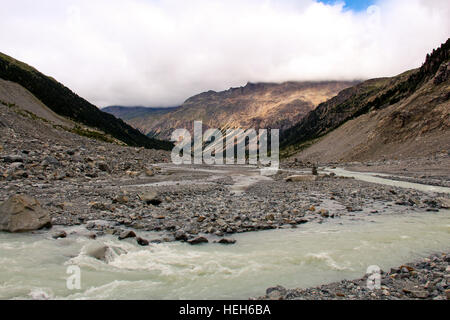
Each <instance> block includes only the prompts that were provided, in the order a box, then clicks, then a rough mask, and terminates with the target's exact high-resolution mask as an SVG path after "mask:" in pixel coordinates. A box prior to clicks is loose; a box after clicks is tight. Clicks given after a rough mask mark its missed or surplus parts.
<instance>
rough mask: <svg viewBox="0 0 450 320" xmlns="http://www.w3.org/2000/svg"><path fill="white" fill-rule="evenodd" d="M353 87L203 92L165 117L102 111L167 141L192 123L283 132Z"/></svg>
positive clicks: (264, 86) (333, 84) (293, 85)
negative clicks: (277, 129)
mask: <svg viewBox="0 0 450 320" xmlns="http://www.w3.org/2000/svg"><path fill="white" fill-rule="evenodd" d="M355 84H356V82H343V81H328V82H285V83H281V84H277V83H248V84H247V85H246V86H244V87H239V88H231V89H229V90H226V91H221V92H215V91H208V92H203V93H201V94H198V95H196V96H193V97H191V98H189V99H187V100H186V101H185V102H184V103H183V105H182V106H181V107H179V108H174V109H172V110H170V112H164V111H161V110H160V109H158V110H156V111H155V110H149V111H148V112H147V113H145V112H143V110H142V109H140V110H137V109H136V108H131V109H130V110H129V112H127V113H125V112H124V111H126V110H125V109H120V111H119V110H118V109H117V108H107V109H104V111H107V112H111V113H113V114H115V115H117V116H119V117H121V118H122V119H124V120H125V121H126V122H127V123H128V124H130V125H132V126H133V127H135V128H137V129H139V130H140V131H141V132H143V133H145V134H148V135H150V136H154V137H158V138H161V139H170V135H171V133H172V131H173V130H174V129H177V128H186V129H188V130H190V131H191V130H192V126H193V122H194V121H195V120H201V121H203V125H204V126H205V128H220V129H227V128H244V129H245V128H255V129H259V128H279V129H282V130H284V129H286V128H288V127H290V126H291V125H292V124H294V123H296V122H298V121H299V120H300V119H302V118H303V117H304V116H305V115H306V114H307V113H308V112H309V111H311V110H313V109H314V108H315V107H316V106H317V105H318V104H319V103H321V102H324V101H326V100H328V99H329V98H331V97H333V96H335V95H336V94H337V93H338V92H340V91H341V90H343V89H345V88H348V87H351V86H353V85H355Z"/></svg>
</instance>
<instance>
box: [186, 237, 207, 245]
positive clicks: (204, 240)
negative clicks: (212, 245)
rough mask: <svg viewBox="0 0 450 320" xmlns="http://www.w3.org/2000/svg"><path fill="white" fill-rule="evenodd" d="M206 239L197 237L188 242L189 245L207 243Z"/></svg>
mask: <svg viewBox="0 0 450 320" xmlns="http://www.w3.org/2000/svg"><path fill="white" fill-rule="evenodd" d="M207 242H208V239H206V238H205V237H197V238H194V239H191V240H188V243H189V244H200V243H207Z"/></svg>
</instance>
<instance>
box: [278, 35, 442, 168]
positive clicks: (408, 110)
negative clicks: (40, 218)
mask: <svg viewBox="0 0 450 320" xmlns="http://www.w3.org/2000/svg"><path fill="white" fill-rule="evenodd" d="M449 56H450V39H448V40H447V42H445V43H443V44H442V45H441V46H440V47H439V48H438V49H435V50H433V52H432V53H431V54H428V55H427V56H426V59H425V62H424V63H423V64H422V66H421V67H420V68H417V69H413V70H409V71H406V72H404V73H402V74H400V75H398V76H395V77H392V78H378V79H371V80H368V81H365V82H363V83H361V84H359V85H357V86H355V87H352V88H349V89H346V90H344V91H342V92H341V93H339V94H338V95H337V96H336V97H334V98H332V99H330V100H329V101H327V102H325V103H322V104H321V105H319V106H318V107H317V108H316V109H315V110H314V111H312V112H310V113H309V114H308V115H307V116H306V117H305V118H303V119H302V120H301V121H300V122H299V123H297V124H296V125H294V126H293V127H292V128H290V129H288V130H286V131H285V132H284V133H283V134H282V135H281V143H280V146H281V148H282V153H283V155H284V156H292V155H295V157H299V158H308V159H309V160H311V159H314V158H315V159H317V160H319V159H320V160H326V159H328V160H330V161H331V160H333V161H334V160H342V161H344V160H345V161H352V160H355V159H366V158H370V157H372V156H373V157H378V156H381V154H382V153H384V154H383V156H388V154H389V152H392V153H393V154H397V153H398V155H397V156H402V157H405V156H407V155H408V154H415V150H414V148H411V149H408V148H405V146H404V145H401V144H402V143H403V144H404V143H410V144H412V145H416V147H419V145H420V148H426V149H427V150H428V151H427V152H429V153H432V152H437V151H438V149H442V148H441V147H444V148H447V147H449V146H448V144H449V141H450V139H448V140H447V141H446V140H445V139H441V138H440V136H437V137H435V138H434V139H435V140H436V143H434V142H433V139H431V138H430V139H431V140H430V141H428V144H429V145H430V146H431V145H433V146H434V147H433V148H429V147H427V146H425V145H424V143H425V142H423V143H421V142H420V141H422V140H423V141H425V140H427V139H428V138H427V137H428V136H430V137H431V135H433V134H434V133H435V131H436V130H441V131H440V132H441V135H442V136H447V135H448V128H450V120H449V110H450V105H449V102H448V100H449V97H450V85H449V74H450V70H449V69H450V67H449ZM419 101H420V103H419ZM362 124H364V125H365V126H366V128H364V127H361V125H362ZM358 126H359V129H358ZM367 128H370V130H369V129H367ZM392 128H396V129H395V130H392ZM407 129H408V130H409V131H408V130H407ZM345 130H347V134H344V131H345ZM358 130H360V132H359V131H358ZM333 136H335V138H333ZM337 137H339V139H338V138H337ZM414 139H416V140H414ZM419 140H420V141H419ZM441 140H442V141H441ZM344 141H347V145H345V146H344V145H343V143H344ZM418 141H419V142H418ZM437 141H441V142H440V143H437ZM338 145H340V148H339V147H336V146H338ZM388 145H391V148H390V149H389V148H388V147H387V146H388ZM394 145H395V147H394ZM332 146H333V148H332ZM375 146H376V147H375ZM330 148H332V149H333V150H330ZM334 148H336V150H334ZM388 149H389V150H390V151H389V152H388V151H387V150H388ZM343 150H346V153H345V154H344V153H342V152H343ZM376 150H378V151H376ZM382 150H385V151H383V152H382ZM399 150H404V151H403V152H402V153H400V152H397V151H399ZM433 150H434V151H433ZM333 154H334V155H333Z"/></svg>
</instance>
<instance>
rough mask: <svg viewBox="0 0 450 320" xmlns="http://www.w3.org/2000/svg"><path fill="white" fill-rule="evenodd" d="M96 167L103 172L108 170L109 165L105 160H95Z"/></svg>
mask: <svg viewBox="0 0 450 320" xmlns="http://www.w3.org/2000/svg"><path fill="white" fill-rule="evenodd" d="M97 168H98V169H99V170H101V171H104V172H110V169H109V166H108V164H107V163H106V162H105V161H99V162H97Z"/></svg>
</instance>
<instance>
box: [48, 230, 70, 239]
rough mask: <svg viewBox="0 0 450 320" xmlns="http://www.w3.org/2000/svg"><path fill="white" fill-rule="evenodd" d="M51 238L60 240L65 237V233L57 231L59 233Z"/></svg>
mask: <svg viewBox="0 0 450 320" xmlns="http://www.w3.org/2000/svg"><path fill="white" fill-rule="evenodd" d="M52 237H53V239H60V238H61V239H62V238H65V237H67V233H66V232H65V231H59V232H57V233H55V234H54V235H53V236H52Z"/></svg>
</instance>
